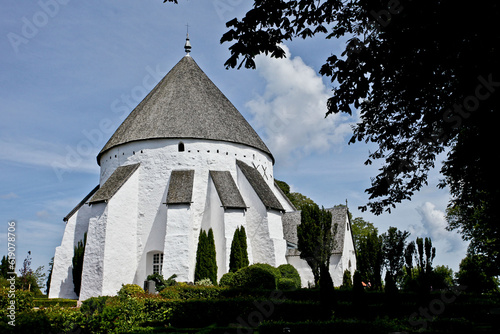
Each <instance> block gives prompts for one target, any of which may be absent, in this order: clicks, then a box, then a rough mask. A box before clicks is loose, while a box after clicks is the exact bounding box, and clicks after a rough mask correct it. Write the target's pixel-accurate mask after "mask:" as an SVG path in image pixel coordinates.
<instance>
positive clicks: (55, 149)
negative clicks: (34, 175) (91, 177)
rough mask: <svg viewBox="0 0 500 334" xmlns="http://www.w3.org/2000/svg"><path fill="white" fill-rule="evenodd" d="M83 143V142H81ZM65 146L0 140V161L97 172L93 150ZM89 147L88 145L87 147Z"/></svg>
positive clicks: (32, 141) (29, 140)
mask: <svg viewBox="0 0 500 334" xmlns="http://www.w3.org/2000/svg"><path fill="white" fill-rule="evenodd" d="M82 142H83V141H82ZM80 146H82V145H80V144H78V145H77V146H76V148H73V147H71V146H70V145H66V146H65V147H62V146H61V145H57V144H53V143H50V142H47V141H43V140H38V139H33V138H23V139H19V138H18V139H5V138H0V153H1V154H0V156H1V158H0V160H4V161H11V162H15V163H21V164H27V165H35V166H42V167H50V168H52V169H56V168H57V169H58V170H72V171H80V172H86V173H96V172H98V166H97V164H96V162H95V160H94V159H93V157H95V154H96V153H95V152H94V151H93V150H92V149H93V148H89V149H88V150H86V151H84V150H83V149H79V147H80ZM87 146H88V147H90V145H87Z"/></svg>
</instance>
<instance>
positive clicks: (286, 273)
mask: <svg viewBox="0 0 500 334" xmlns="http://www.w3.org/2000/svg"><path fill="white" fill-rule="evenodd" d="M278 270H279V271H280V274H281V278H289V279H291V280H293V281H294V283H295V288H296V289H300V287H301V286H302V282H301V280H300V275H299V272H298V271H297V269H295V267H294V266H292V265H291V264H282V265H281V266H279V267H278Z"/></svg>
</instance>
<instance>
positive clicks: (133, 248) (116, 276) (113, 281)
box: [102, 167, 142, 295]
mask: <svg viewBox="0 0 500 334" xmlns="http://www.w3.org/2000/svg"><path fill="white" fill-rule="evenodd" d="M141 172H142V171H141V168H140V167H139V169H138V170H136V171H135V173H134V174H132V175H131V176H130V178H129V179H128V180H127V182H125V184H124V185H123V186H122V187H121V188H120V189H119V190H118V192H117V193H116V194H115V195H114V196H113V198H111V199H110V200H109V202H108V217H107V220H106V225H107V226H106V239H105V246H104V268H103V272H102V275H103V277H104V280H103V287H102V294H104V295H115V294H116V293H117V292H118V290H120V288H121V286H122V283H124V282H133V280H134V276H135V273H136V270H137V264H138V263H137V261H138V258H137V206H138V182H139V175H140V174H141Z"/></svg>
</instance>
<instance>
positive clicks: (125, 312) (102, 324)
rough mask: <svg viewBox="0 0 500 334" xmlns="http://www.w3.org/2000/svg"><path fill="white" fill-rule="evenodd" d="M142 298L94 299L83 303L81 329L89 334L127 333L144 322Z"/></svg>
mask: <svg viewBox="0 0 500 334" xmlns="http://www.w3.org/2000/svg"><path fill="white" fill-rule="evenodd" d="M144 304H145V302H144V298H134V297H130V296H127V297H124V298H121V297H95V298H90V299H88V300H86V301H84V302H83V304H82V307H81V308H80V309H81V312H82V322H81V327H82V328H85V330H86V331H88V332H90V333H93V334H94V333H96V334H100V333H127V332H131V331H133V330H134V329H136V328H139V327H140V325H141V324H142V323H143V322H144V321H145V320H146V313H145V312H144V309H145V306H144Z"/></svg>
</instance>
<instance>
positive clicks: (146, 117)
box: [97, 55, 274, 163]
mask: <svg viewBox="0 0 500 334" xmlns="http://www.w3.org/2000/svg"><path fill="white" fill-rule="evenodd" d="M159 138H179V139H182V138H192V139H208V140H217V141H227V142H232V143H238V144H244V145H247V146H251V147H254V148H256V149H259V150H261V151H263V152H265V153H267V154H269V155H270V156H271V159H273V161H274V158H273V157H272V154H271V152H270V151H269V149H268V148H267V146H266V145H265V144H264V142H263V141H262V139H260V137H259V135H258V134H257V133H256V132H255V130H254V129H253V128H252V127H251V126H250V124H248V122H247V121H246V120H245V118H244V117H243V116H242V115H241V114H240V113H239V111H238V110H237V109H236V108H235V107H234V106H233V104H232V103H231V102H230V101H229V100H228V99H227V98H226V97H225V96H224V94H223V93H222V92H221V91H220V90H219V89H218V88H217V86H215V84H214V83H213V82H212V81H211V80H210V79H209V78H208V77H207V75H206V74H205V73H204V72H203V71H202V70H201V69H200V67H199V66H198V65H197V64H196V62H195V61H194V60H193V58H192V57H191V56H189V55H186V56H184V57H183V58H182V59H181V60H180V61H179V62H178V63H177V65H175V66H174V67H173V68H172V69H171V70H170V72H168V74H167V75H166V76H165V77H164V78H163V79H162V80H161V81H160V82H159V83H158V84H157V85H156V87H155V88H153V90H152V91H151V92H150V93H149V94H148V95H147V96H146V97H145V98H144V100H142V102H141V103H139V105H138V106H137V107H136V108H135V109H134V110H133V111H132V112H131V113H130V115H129V116H128V117H127V118H126V119H125V121H123V123H122V124H121V125H120V126H119V127H118V129H117V130H116V132H115V133H114V134H113V136H111V138H110V139H109V141H108V142H107V143H106V145H105V146H104V148H103V149H102V150H101V152H99V154H98V155H97V162H98V163H99V160H100V157H101V156H102V155H103V154H104V153H105V152H106V151H107V150H109V149H111V148H113V147H116V146H118V145H121V144H125V143H129V142H133V141H140V140H147V139H159Z"/></svg>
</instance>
